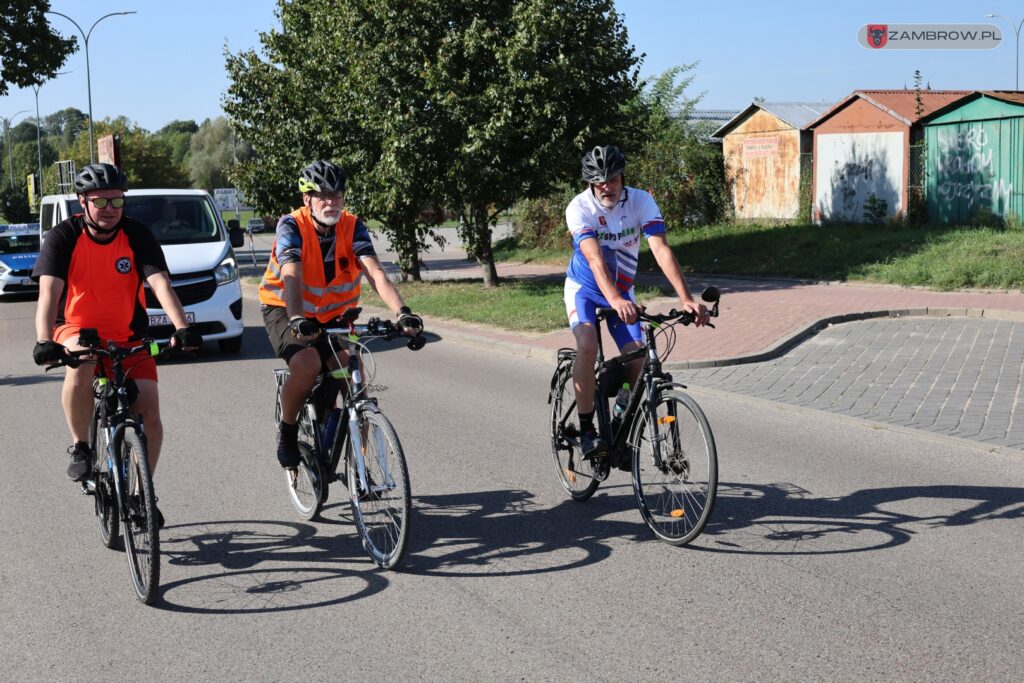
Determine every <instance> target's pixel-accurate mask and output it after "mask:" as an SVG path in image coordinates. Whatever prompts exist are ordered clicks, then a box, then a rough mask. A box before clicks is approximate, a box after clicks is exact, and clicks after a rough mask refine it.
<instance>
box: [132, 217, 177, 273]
mask: <svg viewBox="0 0 1024 683" xmlns="http://www.w3.org/2000/svg"><path fill="white" fill-rule="evenodd" d="M124 231H125V234H127V235H128V243H129V244H130V245H131V248H132V253H134V254H135V265H136V267H138V269H139V271H140V272H141V273H142V277H143V278H147V277H149V276H150V275H154V274H156V273H161V272H164V271H166V270H167V259H166V258H164V250H163V249H161V248H160V243H159V242H157V241H156V238H155V237H153V233H152V232H151V231H150V229H149V228H147V227H146V226H145V225H143V224H142V223H138V222H136V221H125V226H124Z"/></svg>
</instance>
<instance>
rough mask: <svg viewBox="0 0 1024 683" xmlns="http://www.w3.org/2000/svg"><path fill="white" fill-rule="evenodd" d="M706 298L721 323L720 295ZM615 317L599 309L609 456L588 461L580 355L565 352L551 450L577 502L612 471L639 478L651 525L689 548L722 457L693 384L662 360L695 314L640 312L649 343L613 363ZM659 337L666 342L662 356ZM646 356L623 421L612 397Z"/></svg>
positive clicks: (639, 497) (636, 484)
mask: <svg viewBox="0 0 1024 683" xmlns="http://www.w3.org/2000/svg"><path fill="white" fill-rule="evenodd" d="M702 298H703V300H704V301H705V302H707V303H710V304H712V306H711V311H710V313H711V316H713V317H717V316H718V301H719V298H720V294H719V291H718V289H716V288H715V287H708V288H707V289H705V290H704V292H703V294H702ZM615 315H616V313H615V309H613V308H599V309H598V311H597V322H596V327H597V339H598V345H597V349H598V350H597V361H596V363H595V371H596V379H597V385H596V386H597V392H596V393H597V395H596V396H595V401H594V413H595V417H596V418H597V425H598V432H599V434H600V435H601V437H602V438H603V439H604V441H605V443H606V444H608V454H607V455H602V456H599V457H596V458H585V457H584V456H583V453H582V449H581V446H580V428H579V415H578V413H577V410H576V393H575V389H574V388H573V379H572V366H573V363H574V361H575V358H576V351H575V350H574V349H560V350H559V352H558V365H557V367H556V369H555V373H554V375H553V376H552V377H551V389H550V393H549V395H548V403H550V404H551V451H552V453H553V454H554V457H555V465H556V466H557V468H558V478H559V481H560V482H561V484H562V487H563V488H564V489H565V490H566V492H567V493H568V494H569V495H570V496H571V497H572V499H573V500H577V501H584V500H587V499H588V498H590V496H592V495H594V492H595V491H596V490H597V488H598V486H600V484H601V482H602V481H604V480H605V479H607V478H608V475H609V473H610V470H611V468H613V467H614V468H618V469H621V470H624V471H630V472H632V474H633V492H634V493H635V495H636V504H637V507H638V508H639V509H640V514H641V515H642V516H643V518H644V522H646V523H647V526H648V527H650V529H651V531H653V532H654V535H655V536H657V537H658V538H659V539H661V540H662V541H665V542H666V543H671V544H672V545H684V544H686V543H689V542H690V541H692V540H693V539H695V538H696V537H697V536H698V535H699V534H700V532H701V531H702V530H703V529H704V526H705V525H706V524H707V522H708V519H709V518H710V516H711V510H712V508H713V507H714V503H715V494H716V491H717V489H718V456H717V453H716V451H715V438H714V435H712V433H711V427H710V425H709V424H708V420H707V418H706V417H705V416H704V412H703V411H702V410H701V409H700V406H698V405H697V402H696V401H695V400H693V398H691V397H690V396H689V395H688V394H686V393H685V392H684V391H683V390H684V389H686V386H685V385H683V384H679V383H678V382H674V381H673V380H672V375H671V374H669V373H667V372H664V371H663V370H662V360H664V358H665V357H667V356H668V354H669V352H671V350H672V347H674V346H675V342H676V334H675V325H677V324H679V323H682V324H683V325H689V324H690V323H692V322H693V321H694V316H693V314H691V313H686V312H683V313H680V312H678V311H676V310H674V309H673V310H672V311H670V312H669V313H667V314H664V315H654V314H649V313H646V312H642V313H640V316H639V318H640V320H642V321H643V322H645V323H647V324H646V325H645V326H644V335H645V344H644V345H643V346H641V347H640V348H638V349H636V350H634V351H631V352H629V353H625V354H623V355H621V356H616V357H615V358H612V359H610V360H607V361H606V360H605V359H604V348H603V344H602V341H601V321H602V320H605V319H607V318H610V317H612V316H615ZM709 326H710V327H714V325H710V323H709ZM659 339H661V340H662V341H663V345H662V346H663V351H662V352H661V354H660V355H659V351H658V341H659ZM639 358H644V364H643V370H642V371H641V374H640V380H639V381H638V382H636V385H635V386H634V387H633V388H632V389H631V390H630V391H629V392H628V403H626V405H625V406H624V410H623V412H622V413H621V415H614V416H613V415H611V414H610V413H611V412H612V411H611V410H610V409H609V405H608V399H609V398H612V397H615V396H616V395H617V393H618V392H619V390H620V388H625V387H624V382H625V380H626V374H627V368H626V364H627V363H629V362H630V361H633V360H636V359H639ZM624 396H625V395H624ZM619 408H623V406H621V405H620V406H619Z"/></svg>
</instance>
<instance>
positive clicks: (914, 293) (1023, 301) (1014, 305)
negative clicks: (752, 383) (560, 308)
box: [425, 262, 1024, 368]
mask: <svg viewBox="0 0 1024 683" xmlns="http://www.w3.org/2000/svg"><path fill="white" fill-rule="evenodd" d="M445 265H446V268H445V269H432V270H430V271H427V272H426V273H425V275H426V277H428V278H430V279H453V278H467V277H478V276H479V273H480V269H479V267H478V266H477V265H476V264H473V263H470V262H461V263H456V264H455V265H457V267H451V262H449V263H446V264H445ZM498 275H499V277H503V278H538V277H545V278H547V277H550V278H557V279H561V278H562V277H564V269H563V268H560V267H552V266H535V265H531V264H501V265H499V266H498ZM637 281H638V282H640V283H643V284H655V285H661V286H667V283H666V282H665V280H664V278H662V277H661V276H656V275H650V274H646V275H640V276H639V277H638V278H637ZM687 281H688V283H689V285H690V289H691V291H693V292H694V294H695V295H696V294H698V293H699V292H700V291H701V290H702V289H703V288H704V287H705V286H707V285H715V286H716V287H718V288H719V289H720V290H721V292H722V301H721V304H720V307H719V308H720V317H719V318H718V319H717V320H715V321H714V324H715V329H695V328H677V329H678V330H679V337H678V342H677V344H676V347H675V349H673V351H672V353H671V354H670V356H669V358H668V361H667V365H668V367H670V368H672V367H674V368H699V367H714V366H720V365H733V364H737V363H750V362H757V361H763V360H768V359H771V358H777V357H779V356H781V355H782V354H784V353H786V352H787V351H788V350H789V349H791V348H793V346H795V345H796V344H798V343H799V342H800V341H803V340H804V339H807V338H808V337H810V336H812V335H813V334H815V333H816V332H817V331H819V330H821V329H824V328H826V327H828V326H829V325H830V324H833V323H837V322H844V321H849V320H858V319H866V318H874V317H907V316H938V317H950V316H966V317H973V318H991V319H996V320H1009V321H1019V322H1024V293H1021V292H992V291H971V292H933V291H928V290H923V289H912V288H905V287H894V286H882V285H866V284H847V283H807V282H800V281H794V280H770V279H740V278H728V277H717V276H689V277H688V278H687ZM674 302H675V300H674V299H673V298H665V299H657V300H655V301H654V302H653V303H652V304H651V308H652V309H653V310H655V311H663V310H668V309H670V308H672V306H673V304H674ZM430 328H431V330H436V331H437V332H438V333H439V334H440V335H441V336H452V337H458V338H460V339H461V340H463V341H466V342H469V343H473V342H477V343H479V344H482V345H487V346H491V347H495V346H497V347H499V348H502V349H505V350H507V351H510V352H513V353H518V354H522V355H526V356H532V357H539V358H543V359H545V360H551V359H554V357H555V353H556V352H557V350H558V349H559V348H561V347H563V346H572V345H573V338H572V334H571V333H570V332H569V331H568V329H565V330H558V331H555V332H551V333H547V334H529V333H513V332H502V331H497V330H493V329H489V328H486V327H483V326H474V325H469V324H466V323H461V322H457V321H440V320H439V321H435V320H433V319H432V320H431V321H430ZM611 348H614V347H611Z"/></svg>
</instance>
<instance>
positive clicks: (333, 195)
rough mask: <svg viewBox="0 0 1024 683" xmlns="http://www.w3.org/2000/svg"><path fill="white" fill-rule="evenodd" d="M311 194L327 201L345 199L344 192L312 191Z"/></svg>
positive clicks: (322, 200)
mask: <svg viewBox="0 0 1024 683" xmlns="http://www.w3.org/2000/svg"><path fill="white" fill-rule="evenodd" d="M309 196H310V197H312V198H313V199H317V200H319V201H321V202H325V203H326V202H343V201H345V193H344V192H310V193H309Z"/></svg>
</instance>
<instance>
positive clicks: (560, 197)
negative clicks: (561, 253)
mask: <svg viewBox="0 0 1024 683" xmlns="http://www.w3.org/2000/svg"><path fill="white" fill-rule="evenodd" d="M580 191H581V190H580V189H577V188H575V187H572V186H570V185H565V186H563V187H562V188H561V189H560V190H558V191H557V192H554V193H552V194H551V195H549V196H547V197H543V198H541V199H529V200H525V201H521V202H518V203H517V204H516V206H515V209H514V210H513V212H512V234H513V236H514V237H515V240H516V244H517V245H518V246H520V247H522V248H525V249H548V248H552V247H555V248H557V247H563V246H566V245H567V244H571V240H570V238H569V227H568V226H567V225H566V224H565V207H566V206H568V205H569V202H570V201H572V198H573V197H575V196H576V195H577V194H579V193H580Z"/></svg>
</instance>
